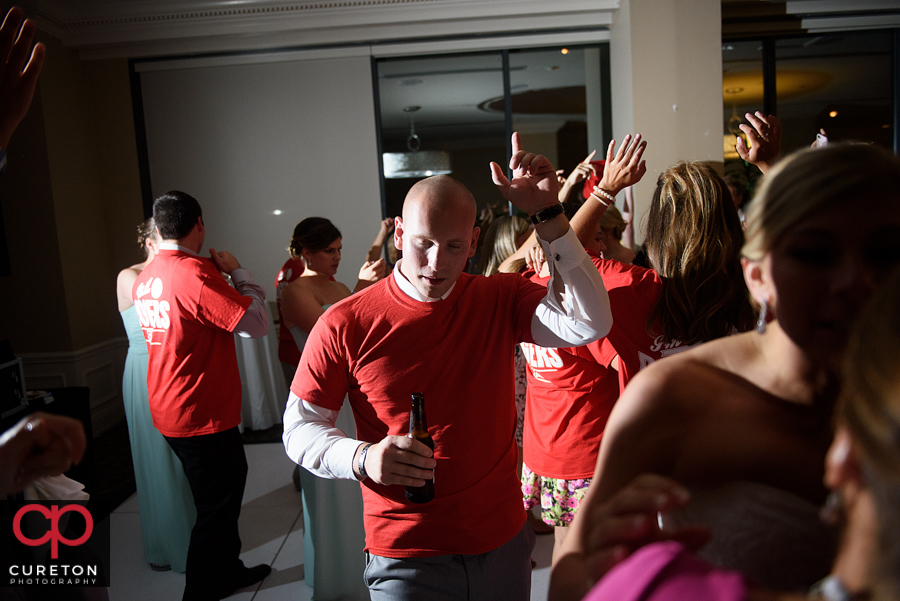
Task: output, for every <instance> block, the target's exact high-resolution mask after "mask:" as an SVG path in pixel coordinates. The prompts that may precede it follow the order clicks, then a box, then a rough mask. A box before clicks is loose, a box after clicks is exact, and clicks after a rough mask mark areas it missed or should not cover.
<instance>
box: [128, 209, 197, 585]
mask: <svg viewBox="0 0 900 601" xmlns="http://www.w3.org/2000/svg"><path fill="white" fill-rule="evenodd" d="M137 242H138V245H140V247H141V250H142V251H143V252H144V260H143V261H142V262H140V263H136V264H134V265H132V266H131V267H128V268H126V269H123V270H122V271H121V272H119V276H118V278H117V279H116V298H117V300H118V305H119V314H120V315H121V316H122V321H123V322H124V324H125V332H126V334H128V354H127V356H126V358H125V370H124V372H123V376H122V398H123V400H124V401H125V419H126V421H127V423H128V438H129V441H130V443H131V458H132V461H133V463H134V479H135V484H136V485H137V496H138V503H140V518H141V539H142V540H143V543H144V559H145V560H146V561H147V563H148V564H149V565H150V569H152V570H155V571H165V570H169V569H172V570H175V571H176V572H182V573H183V572H184V571H185V568H186V567H187V552H188V543H189V542H190V539H191V529H192V528H193V527H194V522H195V521H196V517H197V511H196V509H195V507H194V497H193V496H192V495H191V488H190V485H188V481H187V477H185V475H184V468H183V467H182V465H181V461H180V460H179V459H178V457H176V455H175V453H174V452H173V451H172V448H171V447H170V446H169V444H168V443H167V442H166V439H165V438H164V437H163V435H162V434H160V432H159V430H157V429H156V427H155V426H154V425H153V418H152V416H151V415H150V406H149V404H148V398H149V397H148V393H147V359H148V356H147V343H146V342H145V341H144V333H143V332H142V331H141V317H140V315H139V314H138V312H137V308H136V307H135V306H134V303H132V298H133V296H132V293H131V290H132V288H133V287H134V282H135V280H136V279H137V277H138V275H140V273H141V272H142V271H143V270H144V268H145V267H147V265H149V264H150V262H151V261H152V260H153V257H155V256H156V253H157V252H159V242H160V239H159V234H158V233H157V231H156V224H154V223H153V218H152V217H151V218H150V219H147V220H146V221H144V222H143V223H142V224H141V225H139V226H138V240H137Z"/></svg>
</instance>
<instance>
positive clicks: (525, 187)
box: [491, 133, 559, 215]
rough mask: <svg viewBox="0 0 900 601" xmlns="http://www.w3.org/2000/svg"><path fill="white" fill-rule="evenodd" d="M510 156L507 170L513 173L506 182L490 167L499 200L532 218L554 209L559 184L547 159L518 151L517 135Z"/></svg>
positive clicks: (496, 168)
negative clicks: (509, 203)
mask: <svg viewBox="0 0 900 601" xmlns="http://www.w3.org/2000/svg"><path fill="white" fill-rule="evenodd" d="M512 147H513V156H512V158H511V159H510V161H509V168H510V169H512V170H513V179H512V181H510V180H509V179H507V178H506V175H504V174H503V170H502V169H501V168H500V165H498V164H497V163H493V162H492V163H491V177H492V179H493V181H494V184H495V185H496V186H497V189H499V190H500V193H501V194H502V195H503V198H505V199H506V200H508V201H509V202H511V203H513V204H514V205H515V206H516V207H518V208H519V209H521V210H522V211H524V212H525V213H526V214H528V215H534V214H535V213H538V212H540V211H542V210H544V209H548V208H550V207H552V206H554V205H556V204H557V203H558V202H559V200H558V198H557V194H558V192H559V181H558V180H557V179H556V170H555V169H554V168H553V165H551V164H550V161H549V160H547V158H546V157H545V156H543V155H540V154H534V153H531V152H526V151H524V150H522V146H521V140H520V139H519V134H518V133H514V134H513V137H512Z"/></svg>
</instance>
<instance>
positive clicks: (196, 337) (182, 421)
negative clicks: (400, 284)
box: [132, 191, 271, 601]
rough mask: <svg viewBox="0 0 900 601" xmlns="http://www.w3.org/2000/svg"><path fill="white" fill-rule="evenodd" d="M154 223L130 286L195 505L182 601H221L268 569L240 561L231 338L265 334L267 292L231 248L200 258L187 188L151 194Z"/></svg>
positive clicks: (155, 386)
mask: <svg viewBox="0 0 900 601" xmlns="http://www.w3.org/2000/svg"><path fill="white" fill-rule="evenodd" d="M153 219H154V220H155V221H156V228H157V231H158V232H159V236H160V238H161V239H162V242H161V243H160V245H159V246H160V251H159V254H158V255H157V256H156V258H154V260H153V262H151V263H150V265H149V266H148V267H147V268H146V269H144V271H142V272H141V275H140V276H139V277H138V278H137V280H136V281H135V283H134V288H133V290H132V295H133V297H134V305H135V307H136V308H137V313H138V316H139V317H140V321H141V329H142V330H143V331H144V337H145V339H146V341H147V350H148V352H149V364H148V369H147V388H148V390H149V393H150V413H151V415H152V416H153V425H154V426H156V428H157V429H158V430H159V431H160V432H161V433H162V434H163V436H165V437H166V440H167V441H168V443H169V445H170V446H171V447H172V449H173V450H174V451H175V454H176V455H177V456H178V458H179V459H180V460H181V463H182V465H184V473H185V475H186V476H187V479H188V483H189V484H190V486H191V492H192V494H193V497H194V504H195V505H196V506H197V522H196V524H195V525H194V528H193V530H192V531H191V541H190V545H189V547H188V558H187V570H186V582H185V588H184V595H183V597H182V599H183V600H184V601H210V600H218V599H222V598H224V597H227V596H229V595H231V594H232V593H233V592H234V591H235V590H237V589H239V588H243V587H246V586H250V585H251V584H254V583H256V582H259V581H260V580H262V579H263V578H265V577H266V576H267V575H268V574H269V572H270V571H271V568H270V567H269V566H268V565H265V564H261V565H258V566H256V567H253V568H247V567H245V566H244V564H243V562H242V561H241V560H240V553H241V539H240V535H239V533H238V517H239V516H240V513H241V499H242V497H243V494H244V485H245V484H246V481H247V459H246V457H245V456H244V446H243V443H242V442H241V435H240V432H239V431H238V424H239V423H240V421H241V381H240V376H239V373H238V365H237V355H236V353H235V348H234V335H233V334H234V333H237V334H239V335H241V336H246V337H251V338H259V337H261V336H265V335H266V333H267V332H268V330H269V325H268V324H269V322H268V317H267V314H266V309H265V304H264V302H265V291H264V290H263V289H262V288H261V287H260V286H258V285H257V284H255V283H254V282H253V277H252V276H251V275H250V272H249V271H247V270H246V269H242V268H241V266H240V264H239V263H238V261H237V259H235V258H234V256H233V255H232V254H231V253H228V252H216V251H215V249H210V250H209V252H210V257H211V258H205V257H201V256H200V254H199V253H200V252H201V251H202V249H203V241H204V237H205V233H206V230H205V228H204V225H203V215H202V211H201V209H200V204H199V203H198V202H197V201H196V200H195V199H194V198H193V197H192V196H190V195H189V194H185V193H184V192H177V191H176V192H168V193H166V194H163V195H162V196H160V197H159V198H157V199H156V201H155V202H154V203H153ZM223 272H224V273H226V274H229V275H230V276H231V279H232V281H233V282H234V285H235V288H236V289H235V288H232V287H231V286H229V285H228V283H227V282H226V281H225V278H223V277H222V273H223Z"/></svg>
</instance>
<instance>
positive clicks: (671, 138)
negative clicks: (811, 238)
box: [610, 0, 723, 240]
mask: <svg viewBox="0 0 900 601" xmlns="http://www.w3.org/2000/svg"><path fill="white" fill-rule="evenodd" d="M610 70H611V79H612V114H613V137H614V138H615V139H616V140H617V142H621V140H622V137H623V136H624V135H625V134H634V133H639V134H641V135H642V136H643V137H644V139H646V140H647V142H648V145H647V151H646V152H645V153H644V158H645V160H646V161H647V175H646V176H645V178H644V180H643V181H642V182H641V183H640V184H639V185H638V186H636V187H635V188H636V189H635V204H636V206H637V222H636V230H635V234H636V239H638V240H643V229H644V228H643V219H644V216H645V215H646V212H647V210H648V209H649V206H650V199H651V197H652V195H653V190H654V188H655V186H656V178H657V176H658V175H659V174H660V173H661V172H662V171H664V170H665V169H666V168H667V167H669V166H670V165H672V164H674V163H676V162H677V161H679V160H702V161H717V162H719V163H721V162H722V160H723V158H722V117H721V115H722V19H721V5H720V0H653V2H647V1H644V0H621V2H620V8H619V10H618V11H617V13H616V16H615V19H614V21H613V25H612V27H611V28H610Z"/></svg>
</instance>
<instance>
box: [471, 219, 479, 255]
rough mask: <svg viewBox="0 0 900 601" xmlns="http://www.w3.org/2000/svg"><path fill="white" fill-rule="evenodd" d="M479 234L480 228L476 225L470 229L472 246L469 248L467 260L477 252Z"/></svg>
mask: <svg viewBox="0 0 900 601" xmlns="http://www.w3.org/2000/svg"><path fill="white" fill-rule="evenodd" d="M479 234H481V228H480V227H478V226H477V225H476V226H475V227H474V228H472V244H471V245H470V246H469V258H472V257H474V256H475V251H476V250H478V236H479Z"/></svg>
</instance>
